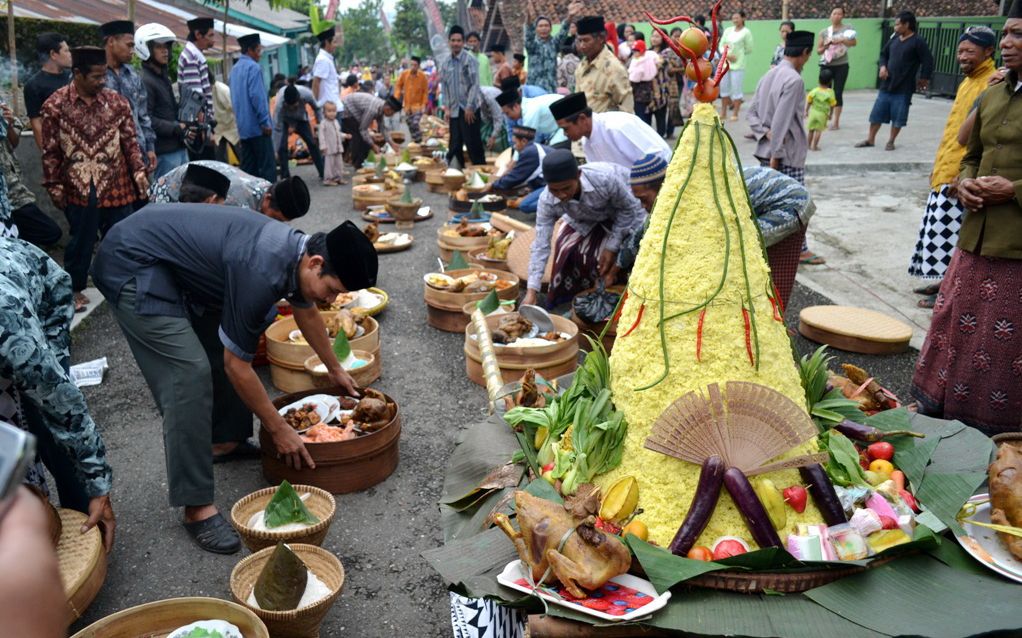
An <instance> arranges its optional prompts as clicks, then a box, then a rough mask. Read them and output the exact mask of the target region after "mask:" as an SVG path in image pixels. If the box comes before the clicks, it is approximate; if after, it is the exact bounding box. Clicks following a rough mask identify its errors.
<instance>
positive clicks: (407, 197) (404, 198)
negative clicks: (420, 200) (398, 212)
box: [401, 188, 412, 204]
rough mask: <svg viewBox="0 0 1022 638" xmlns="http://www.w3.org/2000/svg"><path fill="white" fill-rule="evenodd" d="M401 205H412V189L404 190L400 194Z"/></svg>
mask: <svg viewBox="0 0 1022 638" xmlns="http://www.w3.org/2000/svg"><path fill="white" fill-rule="evenodd" d="M401 203H402V204H411V203H412V189H410V188H406V189H405V192H403V193H401Z"/></svg>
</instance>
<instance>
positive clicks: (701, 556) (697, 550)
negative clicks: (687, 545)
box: [687, 545, 713, 561]
mask: <svg viewBox="0 0 1022 638" xmlns="http://www.w3.org/2000/svg"><path fill="white" fill-rule="evenodd" d="M687 558H691V559H692V560H705V561H711V560H713V552H711V551H710V548H709V547H703V546H702V545H696V546H695V547H693V548H692V549H690V550H688V556H687Z"/></svg>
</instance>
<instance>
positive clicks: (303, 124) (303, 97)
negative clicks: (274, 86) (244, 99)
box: [273, 78, 323, 179]
mask: <svg viewBox="0 0 1022 638" xmlns="http://www.w3.org/2000/svg"><path fill="white" fill-rule="evenodd" d="M292 79H293V78H292ZM275 104H276V106H275V107H274V109H273V139H274V142H276V146H277V161H278V162H279V163H280V176H281V177H290V176H291V167H290V166H288V160H289V159H290V153H289V152H288V146H287V142H288V137H290V133H291V131H292V130H293V131H294V132H295V133H297V134H298V137H300V138H302V141H303V142H305V148H307V149H309V155H310V156H311V157H312V163H313V164H315V165H316V172H318V173H319V178H320V179H323V156H322V155H321V154H320V152H319V145H318V144H317V143H316V136H315V135H313V133H312V126H310V125H309V111H308V108H306V107H311V108H312V112H313V113H315V114H316V121H317V122H319V121H321V120H322V119H323V112H322V111H321V110H320V108H319V104H317V103H316V96H315V95H313V94H312V89H310V88H308V87H304V86H298V85H296V84H294V83H292V82H290V81H289V82H288V84H287V85H286V86H284V87H281V89H280V90H279V91H277V97H276V102H275Z"/></svg>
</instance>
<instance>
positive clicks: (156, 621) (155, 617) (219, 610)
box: [71, 574, 318, 638]
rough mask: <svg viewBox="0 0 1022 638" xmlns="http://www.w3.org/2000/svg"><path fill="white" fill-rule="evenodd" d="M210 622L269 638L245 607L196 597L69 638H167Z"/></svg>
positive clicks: (135, 610) (126, 614) (249, 637)
mask: <svg viewBox="0 0 1022 638" xmlns="http://www.w3.org/2000/svg"><path fill="white" fill-rule="evenodd" d="M317 575H318V574H317ZM253 582H254V581H253ZM211 618H215V619H217V620H226V621H227V622H229V623H231V624H232V625H236V626H237V627H238V629H240V630H241V632H242V633H243V634H244V635H245V638H270V632H269V631H268V630H267V628H266V625H265V624H263V621H262V620H260V619H259V616H257V615H256V614H255V613H253V612H252V611H250V610H249V609H247V608H246V607H244V606H242V605H238V604H236V603H232V602H230V601H227V600H220V599H219V598H199V597H191V598H171V599H168V600H160V601H157V602H153V603H146V604H144V605H138V606H137V607H131V608H129V609H125V610H123V611H119V612H117V613H115V614H112V615H110V616H107V617H106V618H103V619H102V620H98V621H96V622H94V623H93V624H91V625H89V626H88V627H86V628H85V629H83V630H81V631H79V632H78V633H76V634H75V635H74V636H72V637H71V638H140V637H144V638H166V637H167V636H169V635H170V632H172V631H174V630H175V629H179V628H181V627H184V626H185V625H190V624H191V623H193V622H196V621H199V620H209V619H211Z"/></svg>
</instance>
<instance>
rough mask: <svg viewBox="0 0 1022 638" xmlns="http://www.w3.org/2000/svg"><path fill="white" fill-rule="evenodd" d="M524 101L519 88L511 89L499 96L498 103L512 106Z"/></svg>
mask: <svg viewBox="0 0 1022 638" xmlns="http://www.w3.org/2000/svg"><path fill="white" fill-rule="evenodd" d="M521 101H522V98H521V96H519V95H518V90H517V89H509V90H507V91H504V92H503V93H501V94H500V95H498V96H497V104H499V105H500V106H511V105H512V104H517V103H519V102H521Z"/></svg>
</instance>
